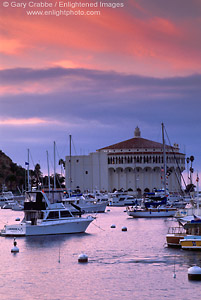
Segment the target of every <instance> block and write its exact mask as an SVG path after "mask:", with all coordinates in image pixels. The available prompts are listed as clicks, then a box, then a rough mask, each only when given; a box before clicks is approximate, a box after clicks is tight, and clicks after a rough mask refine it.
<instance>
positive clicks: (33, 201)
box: [1, 191, 94, 236]
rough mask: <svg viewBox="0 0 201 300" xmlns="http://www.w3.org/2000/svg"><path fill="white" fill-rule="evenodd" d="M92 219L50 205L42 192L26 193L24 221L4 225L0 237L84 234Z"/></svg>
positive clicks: (61, 207)
mask: <svg viewBox="0 0 201 300" xmlns="http://www.w3.org/2000/svg"><path fill="white" fill-rule="evenodd" d="M93 220H94V218H93V217H91V216H87V217H86V218H82V217H81V216H80V217H78V216H74V215H73V214H72V213H71V211H70V210H69V209H66V208H65V206H64V205H63V204H62V203H50V201H49V199H48V197H47V194H46V193H44V192H43V191H34V192H27V193H26V198H25V202H24V219H23V220H22V222H21V223H19V224H15V225H5V226H4V228H3V229H2V230H1V235H2V236H32V235H50V234H67V233H81V232H85V231H86V229H87V227H88V226H89V224H90V223H91V222H92V221H93Z"/></svg>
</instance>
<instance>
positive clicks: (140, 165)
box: [66, 127, 185, 194]
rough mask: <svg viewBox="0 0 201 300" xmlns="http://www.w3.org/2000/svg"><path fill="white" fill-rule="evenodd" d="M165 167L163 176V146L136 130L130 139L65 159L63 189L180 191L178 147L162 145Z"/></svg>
mask: <svg viewBox="0 0 201 300" xmlns="http://www.w3.org/2000/svg"><path fill="white" fill-rule="evenodd" d="M165 158H166V159H165V160H166V165H167V168H166V170H167V172H166V176H165V174H164V150H163V144H161V143H158V142H154V141H151V140H148V139H144V138H142V137H141V133H140V130H139V128H138V127H136V129H135V132H134V137H133V138H131V139H129V140H126V141H123V142H120V143H117V144H114V145H111V146H108V147H104V148H101V149H99V150H97V151H96V152H94V153H90V154H89V155H80V156H71V159H70V157H69V156H67V157H66V185H67V188H71V189H76V188H77V187H79V188H80V189H81V191H84V190H90V191H92V190H94V189H99V190H104V191H105V190H106V191H108V192H111V191H113V190H115V189H116V190H119V189H125V190H130V191H135V192H137V193H138V194H143V193H144V192H149V191H152V190H153V189H154V188H157V189H160V188H163V186H164V181H165V179H166V182H167V183H166V187H167V188H168V189H169V191H170V192H179V191H180V190H181V173H182V172H183V171H184V170H185V154H183V153H180V152H179V147H178V145H177V144H174V146H173V147H171V146H168V145H166V146H165Z"/></svg>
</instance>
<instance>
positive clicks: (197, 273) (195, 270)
mask: <svg viewBox="0 0 201 300" xmlns="http://www.w3.org/2000/svg"><path fill="white" fill-rule="evenodd" d="M188 279H189V280H201V268H200V267H198V266H193V267H191V268H189V269H188Z"/></svg>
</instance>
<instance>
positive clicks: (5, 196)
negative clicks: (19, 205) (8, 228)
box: [0, 191, 14, 207]
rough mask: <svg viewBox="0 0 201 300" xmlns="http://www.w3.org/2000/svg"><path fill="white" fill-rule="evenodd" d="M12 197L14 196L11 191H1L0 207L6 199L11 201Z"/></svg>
mask: <svg viewBox="0 0 201 300" xmlns="http://www.w3.org/2000/svg"><path fill="white" fill-rule="evenodd" d="M13 199H14V196H13V193H12V192H10V191H8V192H5V191H2V192H1V193H0V207H3V206H4V205H5V204H6V202H7V201H11V200H13Z"/></svg>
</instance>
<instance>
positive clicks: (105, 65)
mask: <svg viewBox="0 0 201 300" xmlns="http://www.w3.org/2000/svg"><path fill="white" fill-rule="evenodd" d="M6 2H8V4H9V6H8V7H3V2H1V4H0V5H1V7H0V14H1V17H0V38H1V42H0V52H1V58H0V73H1V75H0V84H1V86H0V93H1V99H0V135H1V143H0V149H2V150H3V152H5V153H6V154H7V155H8V156H10V157H11V159H12V160H13V161H14V162H16V163H17V164H20V165H22V166H23V167H24V163H25V161H27V149H28V148H29V149H30V152H31V155H32V158H33V162H34V163H37V162H39V163H40V164H41V168H42V171H43V172H44V173H45V172H46V170H47V163H46V150H48V151H49V155H50V157H51V160H52V161H53V142H54V141H56V145H57V155H58V157H59V156H60V157H62V158H64V157H65V155H68V154H69V134H71V135H72V137H73V150H72V152H73V154H88V153H89V152H93V151H96V149H99V148H102V147H105V146H108V145H111V144H113V143H117V142H119V141H123V140H126V139H129V138H132V137H133V135H134V129H135V127H136V126H137V125H138V126H139V128H140V130H141V135H142V137H144V138H148V139H151V140H154V141H158V142H160V141H161V123H162V122H164V124H165V127H166V130H167V133H168V136H169V139H170V142H171V143H172V144H173V143H175V142H176V143H178V144H179V145H180V150H181V152H185V153H186V155H187V156H190V155H194V156H195V161H194V168H195V171H196V172H197V171H199V172H200V173H201V150H200V149H201V0H168V1H167V0H122V1H121V0H120V1H111V2H110V1H109V0H107V1H102V2H107V3H122V4H123V7H117V8H105V7H104V8H100V7H99V6H98V7H96V8H95V7H94V8H91V9H90V11H91V10H93V11H100V15H88V16H87V15H83V16H79V15H77V16H75V15H70V16H65V15H60V16H56V15H50V14H49V15H40V16H36V15H27V11H31V10H32V11H39V10H40V11H50V10H55V11H60V10H66V11H69V10H72V11H78V10H82V11H86V10H87V9H86V10H85V9H84V8H76V9H71V8H58V7H56V6H54V5H55V3H56V2H57V4H58V3H59V1H56V0H46V1H44V0H43V1H36V0H33V1H32V2H33V3H37V2H43V3H44V2H46V3H53V6H54V7H53V8H45V9H44V8H30V7H26V8H22V7H11V2H13V1H11V0H8V1H6ZM61 2H65V3H66V2H67V1H61ZM77 2H80V1H77ZM96 2H97V3H98V4H99V1H95V0H87V1H86V0H82V3H96ZM4 3H5V2H4ZM16 3H26V4H27V5H28V3H29V1H28V0H24V1H21V0H20V1H19V0H18V1H17V2H16ZM71 3H74V1H71ZM50 167H51V166H50ZM31 168H33V165H32V164H31ZM58 171H59V167H58ZM194 177H195V175H194Z"/></svg>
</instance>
